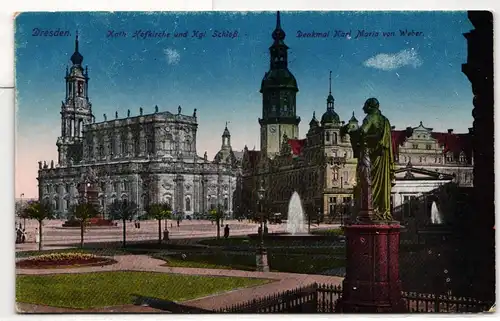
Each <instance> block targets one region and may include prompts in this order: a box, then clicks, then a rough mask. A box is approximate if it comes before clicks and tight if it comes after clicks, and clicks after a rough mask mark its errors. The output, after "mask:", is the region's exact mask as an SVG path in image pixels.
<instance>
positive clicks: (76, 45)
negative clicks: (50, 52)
mask: <svg viewBox="0 0 500 321" xmlns="http://www.w3.org/2000/svg"><path fill="white" fill-rule="evenodd" d="M75 52H78V30H77V31H76V38H75Z"/></svg>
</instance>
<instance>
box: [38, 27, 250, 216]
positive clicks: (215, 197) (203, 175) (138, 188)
mask: <svg viewBox="0 0 500 321" xmlns="http://www.w3.org/2000/svg"><path fill="white" fill-rule="evenodd" d="M71 62H72V66H71V67H70V68H69V70H68V68H67V69H66V76H65V80H66V97H65V99H64V101H63V102H62V104H61V112H60V114H61V135H60V137H59V138H58V139H57V143H56V145H57V150H58V160H57V162H56V164H54V161H50V164H48V163H47V162H43V164H42V162H39V163H38V168H39V169H38V178H37V179H38V188H39V199H40V200H47V201H49V202H50V203H51V204H52V205H53V207H54V209H55V211H56V213H57V215H58V216H59V217H67V216H68V208H69V207H70V206H71V205H72V204H75V203H77V202H78V201H80V200H81V197H82V195H80V193H79V191H78V186H79V184H81V183H82V180H83V179H84V177H85V176H86V175H87V173H88V172H89V169H90V170H91V172H92V173H95V176H96V178H97V184H98V186H99V187H98V188H99V194H98V199H99V204H100V207H101V208H100V210H101V213H103V214H104V216H106V213H107V211H106V209H107V207H108V206H109V205H110V204H111V203H112V202H113V201H114V200H116V199H127V200H129V201H133V202H135V203H137V204H138V206H139V214H138V215H142V214H144V210H145V209H146V208H147V206H148V204H150V203H152V202H160V201H162V202H167V203H170V205H171V206H172V209H173V211H174V213H175V214H176V215H179V216H184V217H187V216H196V215H199V214H205V213H207V211H208V210H209V209H210V208H211V207H212V206H217V204H220V205H222V206H223V208H224V211H225V214H226V215H227V216H229V217H231V216H232V215H233V204H234V199H233V194H234V191H235V189H236V181H237V177H238V175H239V173H240V169H241V160H240V159H238V158H237V156H236V155H237V153H235V152H233V150H232V148H231V134H230V132H229V130H228V128H227V123H226V128H224V131H223V133H222V137H221V140H222V141H221V143H222V145H221V149H220V151H219V152H218V153H217V154H216V156H215V158H214V160H213V161H210V160H208V159H207V154H206V152H205V154H204V156H203V157H200V156H198V153H197V148H196V135H197V129H198V122H197V116H196V109H194V112H193V113H192V114H189V115H187V114H183V113H182V108H181V107H180V106H179V107H178V108H177V111H176V112H170V111H160V110H159V108H158V106H155V107H154V112H152V113H147V112H144V110H143V108H142V107H141V108H140V110H139V115H137V116H131V113H130V110H128V111H127V115H126V116H125V115H124V116H122V117H119V115H118V112H116V113H115V115H114V118H111V117H108V116H106V115H105V114H104V115H103V117H104V120H103V121H102V122H96V120H95V116H94V114H93V109H92V108H93V107H92V103H91V102H90V99H89V91H88V89H89V87H88V82H89V75H88V68H87V67H85V68H83V65H82V62H83V56H82V55H81V54H80V52H79V42H78V35H77V36H76V40H75V52H74V53H73V55H72V56H71Z"/></svg>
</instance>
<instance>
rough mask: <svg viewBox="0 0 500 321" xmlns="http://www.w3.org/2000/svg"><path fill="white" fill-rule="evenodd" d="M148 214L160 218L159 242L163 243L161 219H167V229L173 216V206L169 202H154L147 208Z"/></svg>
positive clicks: (156, 218)
mask: <svg viewBox="0 0 500 321" xmlns="http://www.w3.org/2000/svg"><path fill="white" fill-rule="evenodd" d="M146 212H147V216H148V217H150V218H154V219H155V220H158V244H161V220H163V219H164V220H165V230H166V231H168V228H167V220H168V219H171V218H172V206H170V204H169V203H166V202H161V203H153V204H151V205H149V207H148V209H147V211H146Z"/></svg>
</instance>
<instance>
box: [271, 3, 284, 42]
mask: <svg viewBox="0 0 500 321" xmlns="http://www.w3.org/2000/svg"><path fill="white" fill-rule="evenodd" d="M285 36H286V34H285V31H284V30H283V29H281V16H280V12H279V11H278V13H277V15H276V28H275V29H274V31H273V39H274V42H275V43H276V42H283V40H284V39H285Z"/></svg>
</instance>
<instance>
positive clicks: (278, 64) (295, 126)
mask: <svg viewBox="0 0 500 321" xmlns="http://www.w3.org/2000/svg"><path fill="white" fill-rule="evenodd" d="M272 37H273V40H274V41H273V44H272V45H271V47H270V48H269V51H270V56H271V63H270V68H269V71H268V72H266V73H265V75H264V78H263V79H262V84H261V87H260V92H261V93H262V118H259V124H260V149H261V151H262V153H263V154H264V156H265V157H269V158H273V157H274V156H275V155H277V154H278V153H279V151H280V146H281V142H282V140H283V136H285V135H286V137H288V138H297V137H298V136H299V123H300V117H297V113H296V105H295V102H296V99H295V98H296V95H297V92H298V91H299V88H298V87H297V81H296V80H295V77H294V76H293V74H292V73H291V72H290V71H289V70H288V46H287V45H286V44H285V42H284V39H285V31H283V29H281V19H280V13H279V11H278V14H277V18H276V28H275V29H274V31H273V34H272Z"/></svg>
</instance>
